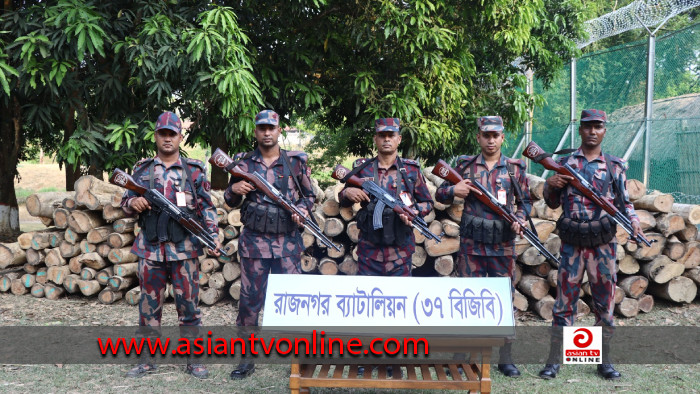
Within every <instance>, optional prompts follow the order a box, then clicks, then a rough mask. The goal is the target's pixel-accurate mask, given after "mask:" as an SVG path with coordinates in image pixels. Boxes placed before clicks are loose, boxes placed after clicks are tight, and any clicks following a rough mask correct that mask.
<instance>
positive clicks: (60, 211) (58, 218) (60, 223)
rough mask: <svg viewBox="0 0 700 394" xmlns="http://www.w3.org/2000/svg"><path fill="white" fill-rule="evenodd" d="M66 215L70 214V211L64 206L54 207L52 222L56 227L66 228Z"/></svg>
mask: <svg viewBox="0 0 700 394" xmlns="http://www.w3.org/2000/svg"><path fill="white" fill-rule="evenodd" d="M68 216H70V211H69V210H67V209H65V208H56V210H54V211H53V216H52V217H53V224H54V226H56V228H60V229H64V230H65V229H66V228H68Z"/></svg>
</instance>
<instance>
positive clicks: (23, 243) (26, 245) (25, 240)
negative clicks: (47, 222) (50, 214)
mask: <svg viewBox="0 0 700 394" xmlns="http://www.w3.org/2000/svg"><path fill="white" fill-rule="evenodd" d="M34 233H35V231H30V232H26V233H22V234H20V235H19V236H18V237H17V243H18V244H19V247H20V248H21V249H23V250H27V249H31V247H32V238H33V237H34Z"/></svg>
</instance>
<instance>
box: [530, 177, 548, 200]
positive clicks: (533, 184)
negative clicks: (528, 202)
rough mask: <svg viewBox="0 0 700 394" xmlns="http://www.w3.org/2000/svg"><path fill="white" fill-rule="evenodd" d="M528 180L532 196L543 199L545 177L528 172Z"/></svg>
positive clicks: (534, 198) (535, 198)
mask: <svg viewBox="0 0 700 394" xmlns="http://www.w3.org/2000/svg"><path fill="white" fill-rule="evenodd" d="M527 182H528V186H529V187H530V197H531V198H532V199H533V200H541V199H543V198H544V184H545V182H546V181H545V180H544V178H540V177H538V176H537V175H532V174H527Z"/></svg>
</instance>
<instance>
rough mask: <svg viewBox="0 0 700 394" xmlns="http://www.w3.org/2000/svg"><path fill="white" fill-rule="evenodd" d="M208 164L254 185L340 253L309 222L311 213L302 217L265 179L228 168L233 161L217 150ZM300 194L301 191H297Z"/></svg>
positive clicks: (319, 230)
mask: <svg viewBox="0 0 700 394" xmlns="http://www.w3.org/2000/svg"><path fill="white" fill-rule="evenodd" d="M209 163H211V165H213V166H217V167H219V168H221V169H223V170H224V171H227V172H228V173H229V174H231V175H233V176H234V177H236V178H241V179H245V180H246V181H248V182H250V183H252V184H253V185H255V188H256V189H258V190H260V191H261V192H262V193H263V194H264V195H265V196H267V198H269V199H270V200H271V201H272V202H273V203H275V204H277V205H278V206H280V207H282V208H283V209H284V210H286V211H288V212H289V213H291V214H296V215H297V216H299V217H300V218H301V222H302V224H303V226H304V228H306V229H307V230H309V232H311V233H312V234H313V235H314V236H315V237H316V238H318V239H319V241H321V243H323V244H324V245H326V247H329V248H333V249H335V250H337V251H338V252H340V251H341V249H340V247H339V246H338V245H336V244H334V243H333V242H332V241H331V240H330V239H328V237H326V236H325V235H324V234H323V230H321V228H320V227H319V226H318V224H316V223H315V222H314V221H313V220H311V218H310V216H309V215H311V214H312V213H311V212H309V213H308V214H307V215H304V212H302V211H301V210H300V209H299V208H297V207H296V205H294V204H293V203H292V202H291V201H290V200H289V199H288V198H287V197H285V196H283V195H282V193H281V192H280V191H279V190H277V188H275V187H274V186H273V185H271V184H270V182H268V181H267V179H265V177H264V176H262V175H260V174H259V173H257V172H255V173H253V174H249V173H247V172H243V171H241V170H240V169H238V168H236V167H230V164H232V163H233V159H231V157H229V155H227V154H226V153H224V151H222V150H221V149H217V150H216V151H214V153H213V154H212V155H211V157H210V158H209ZM299 193H301V191H299Z"/></svg>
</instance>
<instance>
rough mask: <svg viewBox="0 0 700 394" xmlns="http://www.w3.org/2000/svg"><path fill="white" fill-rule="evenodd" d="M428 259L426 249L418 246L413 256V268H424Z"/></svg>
mask: <svg viewBox="0 0 700 394" xmlns="http://www.w3.org/2000/svg"><path fill="white" fill-rule="evenodd" d="M427 257H428V254H427V253H426V252H425V249H424V248H423V247H422V246H420V245H416V251H415V252H413V256H412V257H411V262H412V263H413V266H415V267H422V266H423V264H425V260H426V258H427Z"/></svg>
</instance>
